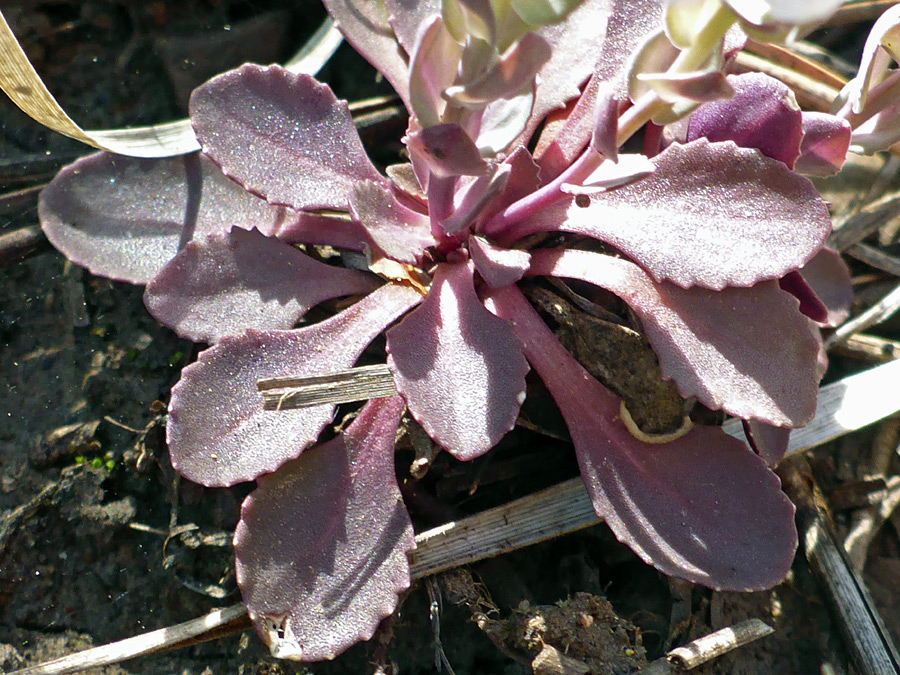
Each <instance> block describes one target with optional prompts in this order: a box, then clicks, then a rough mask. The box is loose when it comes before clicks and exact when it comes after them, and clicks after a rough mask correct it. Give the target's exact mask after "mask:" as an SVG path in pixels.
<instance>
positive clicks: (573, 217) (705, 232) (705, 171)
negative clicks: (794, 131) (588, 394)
mask: <svg viewBox="0 0 900 675" xmlns="http://www.w3.org/2000/svg"><path fill="white" fill-rule="evenodd" d="M652 161H653V163H654V164H655V165H656V172H655V173H654V174H653V175H651V176H648V177H647V178H645V179H643V180H641V181H637V182H635V183H632V184H630V185H626V186H624V187H621V188H619V189H617V190H612V191H610V192H606V193H602V194H598V195H594V196H592V197H591V200H590V203H588V204H587V205H586V207H585V208H583V207H582V206H579V205H578V204H577V203H575V202H574V201H573V202H570V203H568V205H567V206H556V207H551V208H549V209H545V210H544V212H542V213H537V214H535V217H533V218H530V219H525V220H523V221H521V222H519V223H517V224H516V225H514V226H512V228H510V230H508V231H507V232H504V234H503V236H504V239H505V240H506V241H505V243H508V242H509V240H513V239H516V238H519V237H522V236H525V235H528V234H532V233H534V232H541V231H557V230H561V231H564V232H574V233H577V234H586V235H588V236H591V237H596V238H597V239H600V240H602V241H605V242H607V243H609V244H612V245H613V246H615V247H616V248H618V249H619V250H620V251H622V252H623V253H625V254H626V255H627V256H628V257H630V258H632V259H633V260H634V261H635V262H637V263H638V264H640V265H641V267H643V268H644V269H645V270H647V272H649V273H650V274H651V276H653V278H654V279H656V280H657V281H671V282H673V283H675V284H678V285H679V286H682V287H684V288H688V287H690V286H695V285H696V286H702V287H703V288H710V289H715V290H719V289H722V288H725V287H726V286H752V285H754V284H755V283H757V282H759V281H763V280H765V279H778V278H780V277H782V276H784V275H785V274H786V273H787V272H790V271H791V270H795V269H797V268H799V267H801V266H802V265H804V264H805V263H806V262H807V261H808V260H809V259H810V258H812V256H813V255H814V254H815V253H816V251H818V250H819V248H821V246H822V244H823V243H824V241H825V238H826V237H827V236H828V234H829V233H830V232H831V219H830V218H829V216H828V211H827V209H826V208H825V204H824V203H823V201H822V198H821V197H820V196H819V194H818V192H816V189H815V187H813V184H812V183H811V182H810V181H809V180H808V179H807V178H804V177H803V176H798V175H797V174H795V173H793V172H792V171H791V170H790V169H788V168H787V167H786V166H785V165H784V164H782V163H781V162H778V161H776V160H773V159H770V158H768V157H764V156H762V155H760V154H759V153H758V152H756V151H755V150H747V149H745V148H739V147H737V146H736V145H734V143H732V142H730V141H729V142H725V143H709V142H708V141H707V140H706V139H699V140H696V141H694V142H693V143H688V144H687V145H678V144H675V145H671V146H669V147H668V148H667V149H666V150H664V151H663V152H662V153H660V154H659V155H657V156H656V157H654V158H653V160H652Z"/></svg>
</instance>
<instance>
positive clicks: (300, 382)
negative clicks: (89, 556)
mask: <svg viewBox="0 0 900 675" xmlns="http://www.w3.org/2000/svg"><path fill="white" fill-rule="evenodd" d="M257 386H258V387H259V390H260V391H262V392H264V393H263V408H264V409H265V410H289V409H291V408H306V407H309V406H314V405H321V404H323V403H353V402H354V401H365V400H368V399H371V398H383V397H385V396H393V395H394V394H396V393H397V388H396V387H395V386H394V379H393V378H392V377H391V372H390V370H388V367H387V365H386V364H378V365H374V366H360V367H359V368H350V369H349V370H342V371H340V372H337V373H333V374H331V375H319V376H316V377H299V378H298V377H273V378H268V379H264V380H260V381H259V382H258V383H257ZM273 389H283V391H272V390H273Z"/></svg>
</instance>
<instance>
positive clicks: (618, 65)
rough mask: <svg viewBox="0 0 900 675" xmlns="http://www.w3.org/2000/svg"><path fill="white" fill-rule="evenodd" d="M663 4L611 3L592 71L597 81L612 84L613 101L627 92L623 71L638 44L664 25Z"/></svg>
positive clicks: (649, 0)
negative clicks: (610, 9)
mask: <svg viewBox="0 0 900 675" xmlns="http://www.w3.org/2000/svg"><path fill="white" fill-rule="evenodd" d="M663 9H664V3H661V2H659V0H613V3H612V11H611V12H610V15H609V23H608V25H607V28H606V39H605V40H604V42H603V51H602V52H601V54H600V59H599V60H598V61H597V66H596V70H595V71H594V72H595V74H596V76H597V79H598V80H599V81H600V82H614V83H615V85H616V91H615V95H616V98H622V99H624V98H625V97H626V96H627V94H628V89H627V86H626V83H625V80H624V75H625V69H626V66H627V65H628V62H629V60H630V59H631V56H632V54H633V53H634V52H635V50H636V49H637V48H638V47H639V46H640V44H641V43H642V42H643V41H644V40H645V39H646V38H647V37H648V36H649V35H650V34H651V33H654V32H656V31H657V30H658V29H659V27H660V26H662V25H663Z"/></svg>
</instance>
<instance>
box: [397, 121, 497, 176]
mask: <svg viewBox="0 0 900 675" xmlns="http://www.w3.org/2000/svg"><path fill="white" fill-rule="evenodd" d="M406 146H407V147H408V148H409V151H410V152H413V153H417V154H418V155H419V157H421V158H422V159H423V160H424V161H425V163H426V164H427V165H428V168H429V169H430V170H431V172H432V173H433V174H434V175H435V176H439V177H441V178H450V177H452V176H481V175H484V174H486V173H487V171H488V166H487V162H485V161H484V159H482V157H481V154H480V153H479V152H478V148H477V147H476V146H475V142H474V141H473V140H472V139H471V138H470V137H469V135H468V134H467V133H466V131H465V129H463V128H462V127H461V126H459V125H458V124H435V125H434V126H430V127H426V128H424V129H421V130H419V131H413V132H411V133H409V134H407V136H406Z"/></svg>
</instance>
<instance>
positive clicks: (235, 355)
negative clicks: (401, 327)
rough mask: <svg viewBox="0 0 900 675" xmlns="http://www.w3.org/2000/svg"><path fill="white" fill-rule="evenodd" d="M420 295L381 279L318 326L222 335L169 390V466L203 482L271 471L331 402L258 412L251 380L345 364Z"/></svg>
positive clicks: (304, 441) (305, 440) (321, 420)
mask: <svg viewBox="0 0 900 675" xmlns="http://www.w3.org/2000/svg"><path fill="white" fill-rule="evenodd" d="M421 299H422V296H421V295H419V294H418V293H417V292H416V291H414V290H412V289H411V288H409V287H406V286H399V285H394V284H388V285H386V286H382V287H381V288H379V289H378V290H377V291H375V292H374V293H371V294H370V295H368V296H366V297H365V298H363V299H362V300H360V301H359V302H357V303H356V304H355V305H353V306H352V307H349V308H348V309H345V310H344V311H343V312H341V313H340V314H338V315H336V316H334V317H332V318H330V319H328V320H327V321H323V322H322V323H318V324H315V325H313V326H309V327H308V328H301V329H298V330H289V331H263V332H260V331H248V332H247V333H245V334H243V335H241V336H239V337H226V338H224V339H223V340H222V341H221V342H219V343H218V344H217V345H216V346H214V347H212V348H210V349H207V350H206V351H204V352H202V353H201V354H200V358H199V359H197V361H196V362H195V363H192V364H191V365H189V366H188V367H187V368H185V369H184V370H182V371H181V380H179V382H178V383H177V384H176V385H175V386H174V387H173V388H172V401H171V403H170V404H169V424H168V427H167V438H168V443H169V452H170V453H171V457H172V465H173V466H174V467H175V469H176V470H177V471H178V472H179V473H181V474H182V475H183V476H184V477H185V478H188V479H189V480H192V481H194V482H197V483H202V484H203V485H207V486H215V487H218V486H227V485H234V484H235V483H239V482H241V481H248V480H253V479H254V478H256V477H257V476H259V475H260V474H263V473H267V472H270V471H274V470H275V469H277V468H278V467H279V466H281V465H282V464H284V462H286V461H288V460H289V459H294V458H296V457H298V456H299V455H300V453H301V452H303V450H304V449H305V448H306V447H307V446H308V445H309V444H310V443H312V442H313V441H314V440H315V439H316V438H317V437H318V435H319V432H320V431H321V430H322V427H324V426H325V425H326V424H327V423H328V422H329V420H331V417H332V415H333V414H334V406H333V405H319V406H313V407H310V408H300V409H296V410H280V411H277V412H273V411H265V410H263V399H262V394H261V393H260V392H259V391H258V389H257V386H256V383H257V381H258V380H260V379H263V378H268V377H287V376H297V377H303V376H310V375H323V374H326V373H333V372H336V371H339V370H343V369H345V368H349V367H350V366H352V365H353V363H354V362H355V361H356V359H357V357H358V356H359V355H360V354H361V353H362V351H363V349H365V347H366V345H368V344H369V342H371V341H372V340H373V339H374V338H375V336H377V335H378V334H379V333H380V332H381V331H382V330H384V328H385V327H386V326H387V325H389V324H390V323H391V322H392V321H394V320H395V319H396V318H397V317H398V316H400V315H402V314H403V313H404V312H406V311H407V310H408V309H410V308H411V307H413V306H415V305H416V304H417V303H418V302H419V301H420V300H421Z"/></svg>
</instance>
